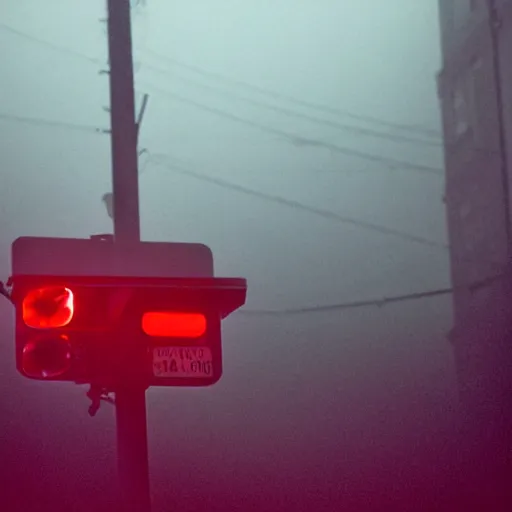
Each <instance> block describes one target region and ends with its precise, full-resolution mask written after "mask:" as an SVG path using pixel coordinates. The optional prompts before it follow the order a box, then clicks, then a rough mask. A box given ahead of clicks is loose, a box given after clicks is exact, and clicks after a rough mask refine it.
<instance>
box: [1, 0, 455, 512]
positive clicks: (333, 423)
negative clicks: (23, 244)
mask: <svg viewBox="0 0 512 512" xmlns="http://www.w3.org/2000/svg"><path fill="white" fill-rule="evenodd" d="M146 4H147V6H146V7H141V8H139V9H137V10H136V11H135V13H134V30H135V47H136V56H135V59H136V62H137V63H138V66H137V72H136V88H137V99H138V101H140V98H141V95H142V94H143V93H145V92H147V93H148V94H149V95H150V99H149V104H148V109H147V111H146V115H145V117H144V121H143V125H142V132H141V142H140V143H141V147H142V148H146V149H147V150H148V152H149V155H150V158H149V161H148V160H147V158H146V159H145V160H144V161H141V165H142V164H143V172H142V174H141V180H140V196H141V212H142V213H141V215H142V218H141V223H142V232H143V237H144V239H146V240H159V241H199V242H203V243H206V244H208V245H209V246H210V247H211V248H212V249H213V251H214V255H215V263H216V272H217V274H219V275H221V274H222V275H232V276H237V275H241V276H244V277H247V278H248V280H249V299H248V304H247V310H256V309H272V310H282V309H289V308H294V307H299V308H300V307H307V306H317V305H324V304H331V303H339V302H346V301H352V300H360V299H366V298H373V297H384V296H390V295H395V294H404V293H410V292H416V291H423V290H428V289H435V288H439V287H445V286H447V285H449V267H448V252H447V250H446V249H445V248H443V247H442V246H443V244H446V234H445V213H444V205H443V202H442V195H443V187H444V182H443V176H442V173H440V174H436V173H435V172H432V173H431V172H423V170H422V168H421V167H422V166H423V167H429V168H433V169H434V170H435V169H439V170H441V169H442V152H441V148H440V146H439V139H438V138H437V139H436V138H435V137H431V136H427V135H426V134H425V130H430V131H433V132H439V131H440V126H439V124H440V123H439V112H438V101H437V96H436V84H435V75H436V73H437V71H438V69H439V67H440V56H439V36H438V20H437V6H436V4H437V2H433V1H431V0H415V1H414V2H412V1H410V0H386V2H378V1H376V0H358V1H357V2H355V1H349V0H329V1H328V0H315V1H313V0H272V1H271V0H258V1H256V0H244V1H243V2H242V1H235V0H231V1H229V0H203V1H200V0H189V1H183V0H182V1H178V0H175V1H171V0H147V2H146ZM103 15H104V2H103V1H100V0H95V1H87V2H83V1H80V0H67V1H66V2H64V1H62V0H47V1H46V2H44V7H43V3H42V2H38V1H36V0H7V1H4V2H2V6H1V7H0V20H1V22H0V46H1V47H2V52H1V54H0V59H1V66H2V79H1V81H0V103H1V104H0V131H1V138H0V141H1V142H0V147H1V155H2V156H1V158H2V164H1V168H0V169H1V170H0V172H1V184H2V187H1V194H2V203H1V207H2V215H1V216H0V233H1V235H2V237H1V242H0V249H1V252H0V262H1V268H2V269H3V271H2V275H5V276H7V275H8V273H9V250H10V249H9V246H10V243H11V241H12V240H13V239H14V238H16V237H17V236H20V235H42V236H43V235H44V236H68V237H73V236H75V237H87V236H88V235H90V234H92V233H103V232H108V231H110V230H111V222H110V219H109V218H108V217H107V215H106V211H105V209H104V207H103V204H102V202H101V196H102V195H103V193H104V192H106V191H108V190H110V141H109V138H108V135H104V134H99V133H94V128H95V127H98V128H103V129H107V128H108V127H109V118H108V114H107V113H106V112H105V111H103V110H102V107H104V106H107V105H108V77H107V75H105V74H100V73H99V72H100V70H101V69H106V66H105V64H104V63H105V62H106V50H107V47H106V39H105V32H104V26H103V25H102V24H101V23H100V22H99V21H98V19H99V18H101V17H102V16H103ZM169 59H170V60H169ZM172 59H175V60H174V61H173V60H172ZM176 61H177V62H178V64H176ZM102 63H103V65H102ZM179 63H181V64H179ZM183 64H185V65H183ZM187 66H193V67H196V68H198V69H199V70H200V71H201V70H202V71H203V72H194V71H192V70H191V69H190V68H188V67H187ZM208 73H214V74H219V75H221V76H223V77H225V79H222V80H221V79H216V78H214V77H213V76H212V75H211V74H208ZM229 79H233V80H235V81H236V80H238V81H241V82H244V83H246V84H249V85H252V86H254V87H259V88H263V89H266V90H269V91H270V92H273V93H274V94H270V93H269V94H263V93H258V92H256V91H255V90H254V88H251V87H249V86H248V85H240V84H239V85H236V84H233V83H231V84H230V82H229ZM280 95H281V96H280ZM282 95H285V96H291V97H293V98H296V99H298V100H301V101H304V102H310V103H314V104H319V105H324V106H326V107H329V108H330V109H331V113H329V112H327V111H326V110H325V109H324V110H319V109H313V108H306V107H304V105H302V106H301V105H300V101H299V102H293V101H287V100H285V99H284V98H283V97H282ZM241 98H246V99H249V100H250V102H247V101H243V99H241ZM265 105H270V106H271V108H265ZM272 106H274V108H272ZM278 109H281V110H280V111H278ZM283 109H285V110H286V112H284V111H283ZM333 110H338V111H339V112H338V113H337V114H336V113H333V112H332V111H333ZM293 113H298V114H302V116H304V115H306V116H309V117H315V118H317V119H319V120H320V122H314V120H311V119H309V120H307V119H304V117H302V118H301V117H300V116H293V115H291V114H293ZM5 115H8V116H11V118H9V119H8V118H5V117H4V118H3V117H2V116H5ZM12 116H18V117H23V118H33V119H38V120H44V122H35V121H34V122H28V123H27V122H20V119H17V120H16V119H13V118H12ZM362 117H364V118H371V120H369V121H368V120H367V121H364V122H363V121H362V120H361V118H362ZM46 121H58V122H62V123H69V124H71V125H74V126H67V127H61V126H56V125H53V126H52V125H51V123H46V124H45V122H46ZM333 123H337V124H338V125H343V126H344V128H343V129H340V128H335V127H334V126H332V124H333ZM390 124H395V125H396V124H400V125H409V126H410V128H409V129H407V130H403V129H401V130H399V129H397V128H396V127H395V128H393V127H392V126H391V125H390ZM78 126H80V127H82V128H84V129H83V130H81V129H78ZM88 127H90V128H91V129H89V128H88ZM361 130H363V132H362V131H361ZM369 132H372V133H373V135H371V136H370V134H369ZM438 136H439V135H438ZM294 138H295V139H294ZM299 138H301V139H304V140H306V141H309V142H310V144H309V146H308V145H299V144H297V143H296V142H297V139H299ZM404 138H408V139H414V140H403V139H404ZM311 141H313V142H315V141H316V146H315V145H314V144H313V145H312V144H311ZM318 141H320V144H319V143H318ZM294 142H295V143H294ZM322 144H323V146H322ZM347 150H348V153H350V152H354V151H356V152H359V153H360V155H359V156H354V155H353V154H352V156H351V155H350V154H347ZM361 153H362V154H361ZM390 159H394V160H399V161H403V162H409V163H410V164H411V165H408V166H407V165H397V164H393V165H391V163H390V162H389V160H390ZM173 161H174V162H176V161H179V162H181V164H182V165H184V166H185V168H186V169H188V170H190V171H192V172H194V173H196V175H202V176H205V177H206V180H204V179H199V178H197V177H196V178H194V177H190V176H186V175H184V174H180V173H176V172H174V171H173V169H172V162H173ZM418 167H420V168H418ZM208 178H210V179H211V178H214V179H217V180H221V181H222V183H224V185H222V186H220V185H219V184H214V183H211V182H209V181H208ZM231 185H234V186H235V188H236V186H241V187H243V188H244V190H245V191H246V192H250V191H251V190H252V191H255V192H256V194H255V195H250V193H246V192H243V191H241V190H234V189H233V188H229V187H230V186H231ZM265 195H266V196H270V197H267V198H266V199H265V198H264V197H263V196H265ZM282 199H285V200H289V201H292V202H296V203H300V204H299V205H298V206H297V205H296V204H295V206H294V205H293V204H290V203H288V204H282V201H281V200H282ZM280 201H281V202H280ZM301 205H303V206H304V208H303V207H302V206H301ZM313 210H314V211H313ZM319 210H321V212H319ZM322 212H333V213H334V214H335V215H334V216H332V217H331V218H326V217H328V215H324V213H322ZM336 215H337V216H338V218H335V217H336ZM347 221H348V222H347ZM361 223H362V224H366V226H365V225H361ZM368 224H370V225H368ZM379 226H381V227H383V228H385V230H386V229H388V230H389V229H391V230H396V231H398V232H400V233H404V234H405V236H404V237H402V236H399V234H398V235H394V234H390V233H389V232H388V233H384V234H383V233H379V232H378V229H375V227H377V228H378V227H379ZM409 235H412V236H413V237H414V236H415V237H418V238H421V239H425V240H428V241H431V242H433V245H434V246H431V245H429V244H425V243H419V242H418V241H413V240H411V239H410V236H409ZM436 244H437V245H438V246H435V245H436ZM0 311H1V315H2V318H5V319H6V320H5V324H6V326H5V329H4V330H5V336H4V344H5V348H4V349H3V353H4V354H5V357H4V361H3V363H2V370H1V371H2V377H1V378H2V386H3V387H4V389H5V390H8V393H9V395H11V394H12V395H15V396H16V397H22V398H21V399H20V401H18V400H15V399H9V400H7V401H6V402H5V404H4V405H3V406H2V409H3V410H4V411H6V412H5V414H6V415H9V417H11V416H10V415H11V414H12V415H14V417H15V418H16V420H9V425H10V426H9V427H7V426H6V427H5V432H7V433H8V435H11V436H14V435H15V434H16V435H18V433H19V430H17V429H18V427H17V425H19V424H25V425H26V424H27V422H34V421H35V422H36V423H37V422H42V424H43V425H44V426H43V427H42V428H41V429H40V430H38V429H36V430H26V431H24V433H23V435H25V436H26V438H27V443H28V445H29V446H30V449H28V448H27V451H26V454H25V457H26V461H32V463H33V461H34V460H36V459H37V460H39V461H41V462H40V463H41V464H46V465H52V466H55V465H57V466H59V465H64V464H68V456H69V452H67V451H66V450H71V451H72V453H73V457H75V458H76V459H77V460H78V462H77V463H76V467H81V468H83V469H82V470H81V472H82V473H83V474H84V475H86V476H85V477H83V478H82V479H80V478H79V479H78V480H80V482H81V483H79V484H76V485H77V487H76V488H77V489H78V490H77V491H76V492H77V493H78V494H80V493H84V492H86V491H84V489H87V488H88V487H87V486H88V485H92V484H91V482H93V481H95V482H96V483H97V482H99V481H100V480H101V479H102V476H101V475H102V474H103V473H102V471H103V472H105V471H107V472H108V471H109V470H108V469H105V468H107V467H109V465H112V468H113V469H114V467H113V464H114V459H113V456H114V452H113V447H114V430H113V415H112V412H111V411H109V410H108V409H105V411H102V412H101V413H100V415H99V417H98V418H96V419H94V420H89V419H88V418H87V416H86V408H87V404H86V400H85V397H83V396H82V393H83V390H82V389H81V388H77V387H73V386H72V385H71V384H69V385H65V384H62V385H47V384H40V383H34V382H27V381H24V380H23V379H21V377H19V376H18V375H16V373H15V370H14V369H13V367H14V362H13V351H12V345H13V338H12V326H11V322H10V320H9V321H8V320H7V319H9V318H10V311H9V306H8V304H7V303H3V304H1V305H0ZM450 315H451V304H450V298H449V297H443V298H437V299H429V300H426V301H419V302H413V303H404V304H399V305H395V306H386V307H384V308H380V309H379V308H366V309H360V310H351V311H344V312H339V311H338V312H330V313H321V314H310V315H296V316H279V317H271V318H269V317H258V316H246V317H244V316H242V315H236V316H235V315H233V317H232V318H230V319H229V320H227V321H226V324H225V331H224V350H225V356H224V365H225V374H224V377H223V379H222V381H221V382H220V383H219V384H218V385H216V386H215V387H214V388H211V389H204V390H188V389H156V390H152V391H151V392H150V394H149V399H148V403H149V406H148V407H149V422H150V432H151V441H150V442H151V469H152V477H153V478H154V489H155V499H156V501H157V502H158V503H159V506H160V508H159V509H158V510H169V509H168V508H166V507H165V503H167V501H166V500H171V502H173V503H176V504H179V506H180V510H202V509H201V508H199V509H198V508H193V506H192V505H187V499H188V498H187V496H191V495H193V496H194V499H195V498H197V496H211V497H215V500H216V501H215V503H216V504H214V505H210V506H209V510H226V509H230V507H231V509H232V510H234V509H233V508H232V507H233V506H234V505H233V503H236V502H237V500H238V499H239V498H240V496H241V495H244V496H245V497H246V500H247V501H246V507H248V508H246V510H248V509H249V508H250V507H255V508H254V509H255V510H257V509H258V503H265V502H266V501H268V502H269V503H275V504H277V503H280V504H281V505H280V506H282V507H284V508H281V509H282V510H284V509H286V507H288V506H289V507H290V510H292V509H294V510H302V509H300V508H299V505H298V504H299V503H303V505H304V507H306V508H307V507H310V506H311V503H316V506H317V507H319V508H316V510H336V507H335V506H334V505H333V504H334V503H346V504H349V503H351V500H352V499H354V500H356V501H357V496H356V495H357V493H358V492H360V491H361V489H364V488H365V487H364V485H363V481H365V482H368V478H370V477H366V476H365V477H361V476H360V475H362V474H365V475H366V474H367V473H366V472H367V471H370V473H371V470H372V468H376V467H378V468H380V469H379V470H378V471H377V473H378V474H379V475H380V477H379V478H382V475H383V474H386V473H388V472H389V471H394V470H396V468H397V467H398V466H399V465H400V464H402V463H404V464H405V462H404V461H405V460H409V461H410V460H411V458H413V457H412V456H411V453H413V452H414V449H415V448H414V447H417V446H418V443H419V441H418V439H419V437H418V436H420V437H421V436H425V438H428V437H429V436H430V435H431V434H432V432H434V431H435V429H436V428H438V426H439V418H440V417H443V416H444V417H445V418H448V419H446V421H448V420H449V415H447V414H445V413H446V411H447V410H449V409H450V408H452V407H453V404H454V386H453V383H454V374H453V367H452V366H453V365H452V360H451V352H450V347H449V346H448V344H447V342H446V339H445V334H446V331H447V330H448V329H449V328H450V324H451V316H450ZM48 407H49V408H50V410H52V411H55V412H53V413H52V414H50V415H48ZM34 411H36V412H34ZM62 418H65V420H64V419H62ZM62 425H66V429H65V432H62ZM85 432H86V433H85ZM99 432H101V434H99ZM397 432H398V433H397ZM20 435H21V434H20ZM84 435H85V436H87V443H88V444H87V448H84V447H83V445H82V444H81V443H83V441H84ZM23 439H24V438H22V437H19V436H18V442H19V443H21V444H23V443H24V440H23ZM56 443H64V444H65V446H66V447H67V448H66V449H62V450H60V449H58V450H55V446H56ZM420 445H421V443H420ZM84 451H86V452H87V453H88V454H91V453H100V452H101V453H102V454H104V455H105V454H106V455H105V456H106V460H107V461H108V462H105V464H103V465H102V466H101V467H100V469H97V468H95V465H94V463H93V462H94V460H95V459H94V457H91V460H93V462H91V461H89V460H88V458H87V457H84V455H83V453H84ZM420 451H421V453H424V452H427V451H428V450H427V448H426V447H423V448H421V449H420ZM13 457H15V456H14V455H13ZM400 457H402V458H400ZM12 460H13V461H14V460H15V458H14V459H12ZM24 460H25V459H24ZM397 460H400V461H402V462H400V463H399V462H397ZM56 461H57V462H56ZM20 464H21V462H20ZM27 464H28V463H27ZM386 464H387V466H386ZM36 465H37V464H36ZM400 467H401V468H402V467H403V465H402V466H400ZM354 468H356V469H354ZM385 468H387V469H385ZM113 469H112V470H113ZM409 469H410V468H409ZM59 471H64V470H63V469H62V468H60V469H55V475H56V476H55V479H54V480H51V479H50V480H51V481H62V479H63V478H64V477H63V476H62V475H63V474H64V473H61V472H59ZM95 471H96V474H97V480H95V477H92V476H91V474H92V473H93V472H95ZM372 474H373V473H372ZM87 475H88V476H87ZM185 475H196V477H197V478H196V479H194V478H189V477H185ZM354 475H355V476H354ZM358 475H359V476H358ZM374 477H375V475H374ZM66 478H69V479H71V480H73V481H76V480H77V472H76V471H69V474H68V477H66ZM359 478H360V480H359ZM375 478H377V477H375ZM377 480H378V481H377ZM377 480H376V481H375V482H376V483H375V488H376V489H379V491H375V492H376V493H378V492H380V489H381V487H380V486H383V487H386V485H387V484H385V483H383V482H385V479H384V480H379V479H378V478H377ZM342 481H343V482H345V481H346V482H349V483H346V486H347V488H348V489H350V488H352V489H353V493H352V494H354V496H352V495H351V493H350V492H348V491H346V489H345V487H343V486H344V485H345V484H343V485H341V484H340V482H342ZM88 482H89V483H88ZM379 482H380V483H379ZM358 485H360V486H361V487H360V488H359V487H358ZM340 486H341V487H340ZM342 488H343V489H342ZM344 489H345V490H344ZM354 489H359V490H354ZM361 492H362V491H361ZM312 496H316V498H315V499H313V498H312ZM212 499H214V498H212ZM260 500H261V501H260ZM308 500H310V501H308ZM311 500H312V501H311ZM315 500H316V501H315ZM344 500H345V501H344ZM192 501H193V500H192ZM308 503H309V505H308ZM319 503H320V504H319ZM286 504H288V505H286ZM324 505H325V506H324ZM187 506H189V507H190V508H187ZM277 506H278V505H276V507H277ZM347 506H348V505H347ZM216 507H218V508H216ZM322 507H323V508H322ZM306 508H304V510H306ZM278 509H279V507H278ZM240 510H241V509H240ZM251 510H252V509H251Z"/></svg>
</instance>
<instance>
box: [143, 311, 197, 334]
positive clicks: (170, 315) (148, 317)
mask: <svg viewBox="0 0 512 512" xmlns="http://www.w3.org/2000/svg"><path fill="white" fill-rule="evenodd" d="M142 330H143V331H144V332H145V333H146V334H147V335H148V336H158V337H168V338H199V337H200V336H202V335H203V334H204V333H205V332H206V317H205V316H204V315H203V314H202V313H183V312H171V311H159V312H148V313H144V315H143V316H142Z"/></svg>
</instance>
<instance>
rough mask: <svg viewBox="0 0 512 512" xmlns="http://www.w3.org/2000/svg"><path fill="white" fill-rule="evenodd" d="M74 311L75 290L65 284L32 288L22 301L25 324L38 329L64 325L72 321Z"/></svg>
mask: <svg viewBox="0 0 512 512" xmlns="http://www.w3.org/2000/svg"><path fill="white" fill-rule="evenodd" d="M73 313H74V297H73V292H72V291H71V290H70V289H69V288H66V287H64V286H46V287H44V288H38V289H36V290H31V291H29V292H28V293H27V295H26V296H25V298H24V299H23V303H22V315H23V321H24V322H25V325H27V326H28V327H33V328H36V329H49V328H52V327H53V328H56V327H64V326H65V325H68V324H69V322H71V320H72V318H73Z"/></svg>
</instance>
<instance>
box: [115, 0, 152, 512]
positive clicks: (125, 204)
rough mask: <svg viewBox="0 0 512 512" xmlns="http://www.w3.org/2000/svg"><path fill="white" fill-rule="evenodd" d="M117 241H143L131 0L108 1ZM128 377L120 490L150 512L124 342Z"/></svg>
mask: <svg viewBox="0 0 512 512" xmlns="http://www.w3.org/2000/svg"><path fill="white" fill-rule="evenodd" d="M107 4H108V47H109V62H110V117H111V131H112V136H111V140H112V184H113V220H114V240H115V242H114V243H122V244H125V243H126V244H134V243H138V242H140V218H139V184H138V165H137V159H138V158H137V138H138V137H137V135H138V129H137V128H138V127H137V123H136V120H135V93H134V85H133V58H132V41H131V20H130V1H129V0H107ZM123 349H124V351H125V356H126V357H125V359H123V369H122V370H123V371H122V375H123V379H122V380H121V382H120V384H119V385H118V387H117V389H115V394H116V421H117V453H118V467H119V484H120V486H119V491H120V496H121V499H122V503H123V508H122V509H121V510H123V511H137V512H149V511H150V510H151V499H150V489H149V467H148V466H149V465H148V441H147V419H146V386H145V384H144V382H143V381H142V379H141V378H140V372H139V369H138V367H139V366H141V361H142V360H143V359H141V358H140V356H141V354H139V352H140V348H138V347H137V346H136V344H135V339H134V338H133V339H132V338H131V337H130V336H129V335H128V336H127V339H124V340H123Z"/></svg>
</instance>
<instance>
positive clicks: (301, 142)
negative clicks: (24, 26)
mask: <svg viewBox="0 0 512 512" xmlns="http://www.w3.org/2000/svg"><path fill="white" fill-rule="evenodd" d="M0 29H4V30H8V31H10V32H12V33H15V34H17V35H18V36H20V37H25V38H27V39H30V40H32V41H34V42H36V43H39V44H43V45H45V46H48V47H49V48H52V49H53V50H56V51H62V52H65V53H68V54H71V55H73V56H75V57H80V58H82V59H85V60H87V61H89V62H92V63H95V64H101V61H100V60H99V59H94V58H92V57H89V56H87V55H84V54H82V53H80V52H76V51H75V50H71V49H68V48H64V47H61V46H59V45H56V44H53V43H49V42H48V41H45V40H43V39H40V38H37V37H33V36H30V35H28V34H26V33H24V32H22V31H19V30H17V29H13V28H12V27H9V26H7V25H5V24H2V23H0ZM147 85H148V86H149V87H152V88H153V89H154V90H155V91H157V92H159V93H160V94H162V95H166V96H169V97H172V98H174V99H175V100H176V101H180V102H182V103H187V104H189V105H192V106H194V107H196V108H198V109H201V110H203V111H207V112H210V113H212V114H215V115H217V116H220V117H223V118H225V119H229V120H231V121H233V122H237V123H241V124H245V125H246V126H251V127H252V128H255V129H258V130H260V131H263V132H267V133H272V134H273V135H276V136H278V137H281V138H284V139H286V140H288V141H289V142H291V143H292V144H295V145H296V146H310V147H323V148H325V149H329V150H331V151H333V152H337V153H340V154H343V155H347V156H352V157H355V158H361V159H363V160H368V161H372V162H375V163H379V164H381V165H386V166H388V167H390V168H393V169H395V168H404V169H411V170H414V171H417V172H423V173H429V174H438V175H443V174H444V172H443V170H442V169H439V168H435V167H431V166H427V165H422V164H414V163H412V162H407V161H400V160H395V159H391V158H387V157H382V156H379V155H375V154H371V153H367V152H364V151H358V150H355V149H351V148H345V147H341V146H338V145H336V144H330V143H327V142H323V141H320V140H315V139H310V138H306V137H301V136H298V135H296V134H291V133H287V132H284V131H282V130H277V129H274V128H271V127H268V126H265V125H261V124H259V123H256V122H254V121H251V120H249V119H245V118H242V117H239V116H236V115H235V114H231V113H230V112H227V111H224V110H222V109H218V108H215V107H211V106H209V105H205V104H202V103H199V102H196V101H194V100H192V99H190V98H186V97H183V96H180V95H178V94H176V93H173V92H170V91H167V90H163V89H161V88H159V87H156V86H154V85H153V84H147Z"/></svg>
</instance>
